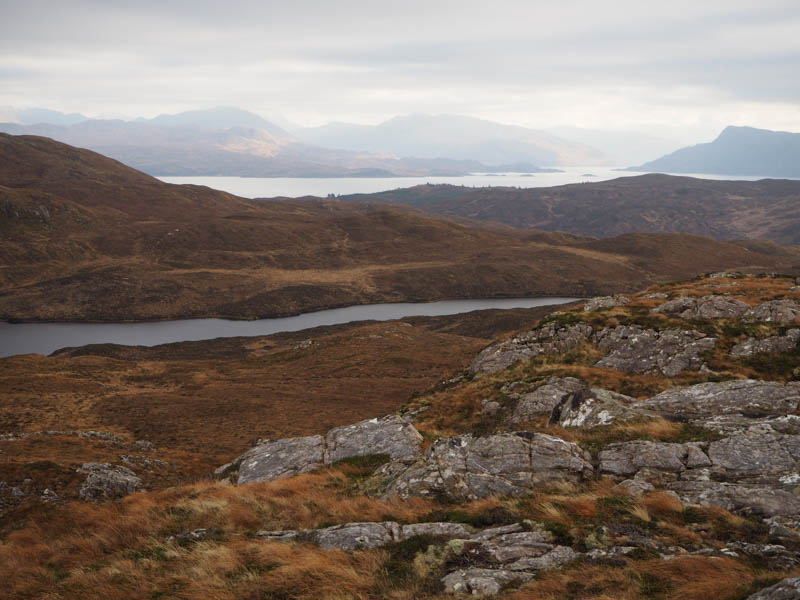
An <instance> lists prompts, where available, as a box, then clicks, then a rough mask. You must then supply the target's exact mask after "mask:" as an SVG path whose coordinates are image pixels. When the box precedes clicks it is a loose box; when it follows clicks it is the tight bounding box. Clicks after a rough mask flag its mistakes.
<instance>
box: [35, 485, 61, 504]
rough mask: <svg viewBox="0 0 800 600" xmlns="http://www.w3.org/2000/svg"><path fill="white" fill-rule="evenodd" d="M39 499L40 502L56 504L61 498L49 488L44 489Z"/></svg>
mask: <svg viewBox="0 0 800 600" xmlns="http://www.w3.org/2000/svg"><path fill="white" fill-rule="evenodd" d="M39 499H40V500H41V501H42V502H58V501H59V500H61V497H60V496H59V495H58V494H56V493H55V492H54V491H53V490H51V489H50V488H46V489H45V490H44V491H43V492H42V493H41V495H40V496H39Z"/></svg>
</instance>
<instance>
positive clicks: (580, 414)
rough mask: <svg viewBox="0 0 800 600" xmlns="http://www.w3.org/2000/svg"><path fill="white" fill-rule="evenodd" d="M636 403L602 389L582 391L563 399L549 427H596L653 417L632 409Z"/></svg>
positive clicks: (553, 412) (552, 414)
mask: <svg viewBox="0 0 800 600" xmlns="http://www.w3.org/2000/svg"><path fill="white" fill-rule="evenodd" d="M634 402H636V400H635V399H634V398H631V397H630V396H625V395H624V394H618V393H616V392H612V391H610V390H604V389H602V388H588V387H583V388H581V389H580V390H578V391H576V392H573V393H572V394H569V395H567V396H565V397H564V398H562V400H561V402H559V403H558V404H557V405H556V406H555V407H554V408H553V411H552V413H551V415H550V424H551V425H560V426H561V427H599V426H601V425H611V424H612V423H616V422H620V421H629V420H632V419H639V418H644V417H647V416H652V415H650V414H648V413H647V412H645V411H641V410H638V408H635V407H633V406H631V405H632V404H633V403H634Z"/></svg>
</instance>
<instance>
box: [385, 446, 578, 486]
mask: <svg viewBox="0 0 800 600" xmlns="http://www.w3.org/2000/svg"><path fill="white" fill-rule="evenodd" d="M589 459H590V457H589V455H588V454H587V453H586V452H585V451H584V450H582V449H581V448H580V447H579V446H577V445H576V444H573V443H570V442H565V441H564V440H561V439H559V438H555V437H552V436H549V435H544V434H541V433H528V432H518V433H506V434H498V435H491V436H487V437H480V438H476V437H473V436H472V435H462V436H457V437H452V438H445V439H441V440H438V441H436V442H435V443H434V444H433V445H432V446H431V447H430V448H428V450H427V451H426V452H425V455H424V456H423V458H421V459H420V460H418V461H417V462H416V463H414V464H413V465H411V466H410V467H408V468H407V469H406V470H405V471H403V472H402V473H401V474H400V475H399V476H398V477H397V478H396V479H395V480H394V481H393V482H391V483H390V485H389V486H388V489H387V495H389V496H392V495H399V496H402V497H407V496H440V495H445V496H449V497H451V498H454V499H460V500H473V499H476V498H486V497H489V496H521V495H524V494H526V493H529V492H530V490H531V489H533V488H534V487H535V486H536V485H538V484H540V483H542V482H555V481H577V480H580V479H582V478H584V477H586V476H588V475H590V474H591V473H592V466H591V464H590V462H589Z"/></svg>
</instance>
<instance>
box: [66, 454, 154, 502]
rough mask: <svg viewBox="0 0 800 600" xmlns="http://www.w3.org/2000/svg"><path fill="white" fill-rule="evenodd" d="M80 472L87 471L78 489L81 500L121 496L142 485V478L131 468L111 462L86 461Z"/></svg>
mask: <svg viewBox="0 0 800 600" xmlns="http://www.w3.org/2000/svg"><path fill="white" fill-rule="evenodd" d="M78 473H86V480H85V481H84V482H83V484H81V487H80V489H79V490H78V497H79V498H80V499H81V500H87V501H88V500H108V499H111V498H120V497H122V496H127V495H128V494H132V493H133V492H135V491H136V490H138V489H139V488H140V487H141V485H142V480H141V479H139V478H138V477H137V476H136V473H134V472H133V471H131V470H130V469H128V468H126V467H120V466H114V465H111V464H109V463H84V464H83V465H82V466H81V468H80V469H78Z"/></svg>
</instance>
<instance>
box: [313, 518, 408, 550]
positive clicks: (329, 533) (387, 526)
mask: <svg viewBox="0 0 800 600" xmlns="http://www.w3.org/2000/svg"><path fill="white" fill-rule="evenodd" d="M302 539H305V540H308V541H310V542H313V543H315V544H317V545H318V546H319V547H320V548H326V549H330V548H335V549H337V550H357V549H359V548H377V547H379V546H385V545H386V544H389V543H391V542H394V541H399V540H400V539H401V538H400V526H399V525H398V524H397V523H395V522H393V521H385V522H383V523H346V524H344V525H334V526H333V527H326V528H325V529H315V530H313V531H308V532H303V535H302Z"/></svg>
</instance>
